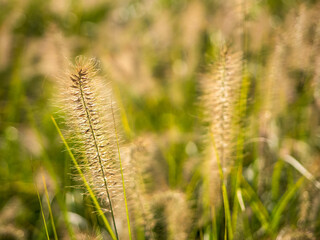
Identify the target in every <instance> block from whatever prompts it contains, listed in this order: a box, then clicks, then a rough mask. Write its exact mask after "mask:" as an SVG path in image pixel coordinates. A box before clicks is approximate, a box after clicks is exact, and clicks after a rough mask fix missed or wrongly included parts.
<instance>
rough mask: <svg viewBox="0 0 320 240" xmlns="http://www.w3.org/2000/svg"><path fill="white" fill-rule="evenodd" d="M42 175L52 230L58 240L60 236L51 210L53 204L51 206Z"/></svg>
mask: <svg viewBox="0 0 320 240" xmlns="http://www.w3.org/2000/svg"><path fill="white" fill-rule="evenodd" d="M41 175H42V182H43V186H44V192H45V195H46V199H47V204H48V210H49V215H50V221H51V225H52V230H53V234H54V239H55V240H58V235H57V231H56V226H55V224H54V220H53V214H52V209H51V204H50V198H49V194H48V189H47V184H46V179H45V177H44V175H43V173H41Z"/></svg>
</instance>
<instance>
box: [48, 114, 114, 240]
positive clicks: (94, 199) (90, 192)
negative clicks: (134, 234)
mask: <svg viewBox="0 0 320 240" xmlns="http://www.w3.org/2000/svg"><path fill="white" fill-rule="evenodd" d="M51 119H52V122H53V124H54V125H55V127H56V129H57V131H58V133H59V135H60V138H61V140H62V141H63V143H64V145H65V147H66V148H67V151H68V153H69V155H70V157H71V159H72V161H73V164H74V165H75V167H76V169H77V171H78V173H79V175H80V176H81V179H82V181H83V183H84V185H85V187H86V189H87V191H88V193H89V195H90V197H91V199H92V201H93V203H94V206H95V207H96V209H97V211H98V213H99V215H100V216H101V218H102V221H103V223H104V225H105V227H106V228H107V230H108V232H109V234H110V236H111V238H112V239H113V240H116V239H117V238H116V236H115V234H114V233H113V231H112V229H111V227H110V224H109V222H108V220H107V218H106V216H105V215H104V213H103V211H102V209H101V207H100V205H99V203H98V200H97V198H96V196H95V195H94V193H93V191H92V189H91V187H90V185H89V183H88V182H87V180H86V178H85V176H84V175H83V173H82V170H81V168H80V166H79V164H78V162H77V160H76V159H75V157H74V156H73V153H72V151H71V149H70V147H69V145H68V143H67V141H66V140H65V138H64V136H63V135H62V132H61V130H60V128H59V126H58V124H57V122H56V120H55V119H54V117H53V116H51Z"/></svg>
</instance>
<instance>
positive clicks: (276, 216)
mask: <svg viewBox="0 0 320 240" xmlns="http://www.w3.org/2000/svg"><path fill="white" fill-rule="evenodd" d="M303 181H304V177H301V178H300V179H299V180H298V181H297V182H296V183H295V184H294V185H292V186H291V187H290V188H289V189H288V190H287V191H286V192H285V193H284V194H283V196H282V198H281V199H280V201H279V202H278V204H277V205H276V206H275V207H274V209H273V211H272V221H271V230H272V231H273V232H275V231H276V230H277V228H278V226H279V222H280V219H281V214H282V213H283V211H284V210H285V208H286V206H287V205H288V203H289V201H290V200H291V199H292V198H293V197H294V195H295V193H296V192H297V191H298V190H299V188H300V187H301V186H302V183H303Z"/></svg>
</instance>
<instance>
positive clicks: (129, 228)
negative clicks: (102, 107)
mask: <svg viewBox="0 0 320 240" xmlns="http://www.w3.org/2000/svg"><path fill="white" fill-rule="evenodd" d="M111 112H112V118H113V125H114V131H115V134H116V140H117V149H118V154H119V164H120V172H121V180H122V187H123V195H124V202H125V205H126V215H127V223H128V232H129V238H130V240H131V239H132V236H131V227H130V219H129V211H128V203H127V196H126V188H125V184H124V177H123V169H122V162H121V154H120V147H119V138H118V131H117V126H116V121H115V117H114V112H113V107H112V100H111Z"/></svg>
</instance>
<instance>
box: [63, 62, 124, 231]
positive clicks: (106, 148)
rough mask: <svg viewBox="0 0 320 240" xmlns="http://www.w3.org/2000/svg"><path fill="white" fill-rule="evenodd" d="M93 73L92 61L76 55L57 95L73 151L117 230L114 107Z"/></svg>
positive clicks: (119, 200) (120, 196) (120, 198)
mask: <svg viewBox="0 0 320 240" xmlns="http://www.w3.org/2000/svg"><path fill="white" fill-rule="evenodd" d="M97 72H98V66H97V62H96V60H94V59H90V60H88V59H86V58H83V57H78V58H77V59H76V62H75V64H74V65H73V66H71V69H70V70H69V72H68V73H67V75H66V76H65V77H64V78H62V79H61V83H62V84H61V96H62V103H63V109H64V111H65V112H66V114H67V117H68V119H67V122H66V123H67V129H68V132H69V133H70V134H69V135H70V136H71V138H72V139H73V142H75V143H76V146H75V148H74V149H73V151H74V152H75V154H76V156H77V157H78V161H79V162H80V163H81V166H82V171H83V173H84V175H85V177H86V179H87V181H88V182H89V184H90V187H91V188H92V190H93V191H94V193H95V194H96V196H97V197H98V198H99V199H100V200H101V205H102V206H103V207H105V208H106V209H107V210H108V211H110V213H111V216H112V219H113V225H114V228H115V232H116V233H117V229H116V218H118V219H119V218H120V219H121V218H123V216H118V215H117V214H118V212H121V211H123V210H124V202H123V186H122V178H121V171H120V170H121V169H120V164H119V154H118V147H117V144H118V141H119V140H118V136H117V135H118V134H117V132H116V123H115V119H116V118H115V114H116V113H115V112H116V107H115V101H114V99H113V97H112V94H111V89H110V87H109V86H108V85H106V84H105V83H104V82H103V81H102V79H100V78H99V77H98V75H97ZM118 205H120V206H119V208H117V210H116V209H115V208H116V207H117V206H118ZM116 215H117V216H116ZM119 215H122V214H120V213H119ZM117 221H119V220H117Z"/></svg>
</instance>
